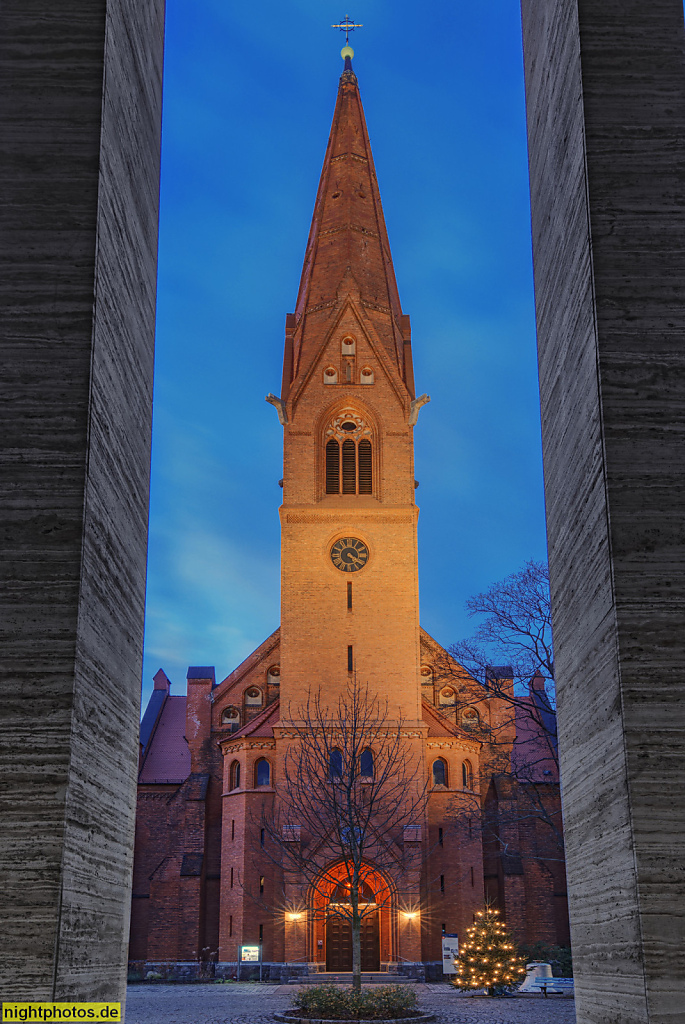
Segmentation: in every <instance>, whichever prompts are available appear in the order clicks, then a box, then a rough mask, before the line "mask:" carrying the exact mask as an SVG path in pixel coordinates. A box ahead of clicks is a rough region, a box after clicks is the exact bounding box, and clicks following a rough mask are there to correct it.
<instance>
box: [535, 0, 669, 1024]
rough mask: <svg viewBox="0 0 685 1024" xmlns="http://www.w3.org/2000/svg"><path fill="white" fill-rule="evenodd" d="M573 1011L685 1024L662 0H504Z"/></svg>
mask: <svg viewBox="0 0 685 1024" xmlns="http://www.w3.org/2000/svg"><path fill="white" fill-rule="evenodd" d="M522 9H523V32H524V51H525V66H526V88H527V104H528V136H529V145H530V172H531V195H532V218H533V249H534V261H535V287H536V304H537V323H538V343H539V360H540V390H541V400H542V427H543V446H544V466H545V488H546V501H547V522H548V538H549V554H550V570H551V577H552V591H553V595H552V596H553V604H554V631H555V640H556V653H557V681H558V690H559V725H560V735H559V739H560V748H561V757H562V773H563V783H564V814H565V828H566V838H567V856H568V860H567V864H568V880H569V896H570V911H571V928H572V941H573V946H574V961H575V973H576V993H577V1004H576V1005H577V1012H578V1020H579V1021H580V1022H589V1021H592V1022H600V1021H601V1022H603V1024H604V1022H620V1024H632V1022H638V1021H640V1022H643V1021H651V1022H657V1021H658V1022H665V1021H669V1024H675V1022H676V1021H685V965H684V964H683V950H685V892H684V891H683V890H684V886H685V877H684V873H683V849H684V848H685V801H684V800H683V787H684V783H685V700H684V698H685V650H684V646H685V628H684V627H685V614H684V613H685V573H684V568H685V549H684V544H685V510H684V507H683V493H684V490H685V480H684V469H685V459H684V458H683V455H684V452H685V344H684V342H683V339H684V337H685V192H684V189H683V185H684V184H685V59H684V52H683V51H684V43H685V36H684V33H683V7H682V3H681V2H680V0H652V2H650V3H648V4H645V3H644V2H642V0H522Z"/></svg>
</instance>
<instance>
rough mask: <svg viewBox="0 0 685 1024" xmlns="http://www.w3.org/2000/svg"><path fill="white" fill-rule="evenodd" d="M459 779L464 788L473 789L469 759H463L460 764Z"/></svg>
mask: <svg viewBox="0 0 685 1024" xmlns="http://www.w3.org/2000/svg"><path fill="white" fill-rule="evenodd" d="M461 780H462V782H463V784H464V789H473V768H472V767H471V762H470V761H464V762H463V763H462V766H461Z"/></svg>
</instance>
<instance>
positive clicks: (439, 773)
mask: <svg viewBox="0 0 685 1024" xmlns="http://www.w3.org/2000/svg"><path fill="white" fill-rule="evenodd" d="M433 785H434V786H446V785H447V765H446V764H445V762H444V761H443V760H442V758H441V757H440V758H438V760H437V761H433Z"/></svg>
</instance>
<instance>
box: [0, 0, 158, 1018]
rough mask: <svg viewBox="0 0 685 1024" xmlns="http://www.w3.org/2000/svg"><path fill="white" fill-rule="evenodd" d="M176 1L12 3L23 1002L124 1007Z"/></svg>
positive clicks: (4, 353)
mask: <svg viewBox="0 0 685 1024" xmlns="http://www.w3.org/2000/svg"><path fill="white" fill-rule="evenodd" d="M163 16H164V6H163V0H145V2H141V0H60V2H59V3H57V4H55V3H54V2H47V0H4V2H3V4H2V8H1V9H0V72H1V75H2V82H1V89H2V106H1V108H0V118H1V121H2V128H1V130H2V137H3V160H2V165H1V166H0V187H1V191H2V197H3V213H2V219H3V223H2V225H1V229H0V258H1V259H2V270H1V272H0V287H2V291H3V300H2V322H1V323H0V332H1V334H0V337H1V340H2V344H1V346H0V360H1V367H0V379H1V380H2V385H1V386H2V400H1V401H0V457H1V458H2V472H1V474H0V479H1V483H0V488H1V489H0V508H1V510H2V535H1V541H0V543H1V550H0V560H1V564H0V579H2V585H1V591H0V645H1V651H0V679H1V681H2V698H1V699H2V716H1V719H0V720H1V728H2V733H3V736H2V749H3V753H2V759H1V760H0V773H1V775H0V802H1V805H2V818H3V829H2V831H1V833H0V844H1V848H0V863H2V885H1V886H0V905H1V913H2V922H3V927H2V930H1V933H0V934H1V936H2V938H1V939H0V943H1V944H2V948H1V949H0V961H1V962H2V965H3V968H2V971H1V972H0V978H1V980H0V985H1V986H2V989H1V991H2V995H3V996H4V997H5V998H28V999H50V998H53V997H54V998H74V999H117V998H121V997H122V995H123V982H124V977H125V971H124V967H125V960H126V944H127V922H128V903H129V895H130V872H131V858H132V845H133V843H132V840H133V813H134V806H135V804H134V801H135V782H136V768H137V737H138V721H139V699H140V698H139V694H140V671H141V656H142V639H143V610H144V597H145V562H146V543H147V510H148V487H149V461H150V424H151V409H152V365H153V362H152V361H153V336H154V309H155V280H156V248H157V210H158V181H159V141H160V121H161V118H160V114H161V73H162V40H163Z"/></svg>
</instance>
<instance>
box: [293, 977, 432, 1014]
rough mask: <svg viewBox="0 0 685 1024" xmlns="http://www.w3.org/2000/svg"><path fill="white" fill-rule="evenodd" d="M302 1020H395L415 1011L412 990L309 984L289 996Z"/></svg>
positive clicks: (394, 986)
mask: <svg viewBox="0 0 685 1024" xmlns="http://www.w3.org/2000/svg"><path fill="white" fill-rule="evenodd" d="M293 1010H294V1011H295V1013H296V1014H297V1016H299V1017H301V1018H302V1019H303V1020H316V1019H317V1018H318V1019H321V1020H352V1021H354V1020H397V1019H398V1018H401V1017H413V1016H417V1015H418V1014H419V1010H418V1009H417V1005H416V992H414V991H413V990H412V989H411V988H410V987H409V986H408V985H379V986H378V987H374V988H373V989H371V990H370V991H367V992H362V993H359V992H354V991H353V990H352V989H349V988H340V987H339V986H337V985H309V986H307V988H303V989H301V990H300V991H299V992H298V993H297V994H296V995H295V996H294V998H293Z"/></svg>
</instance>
